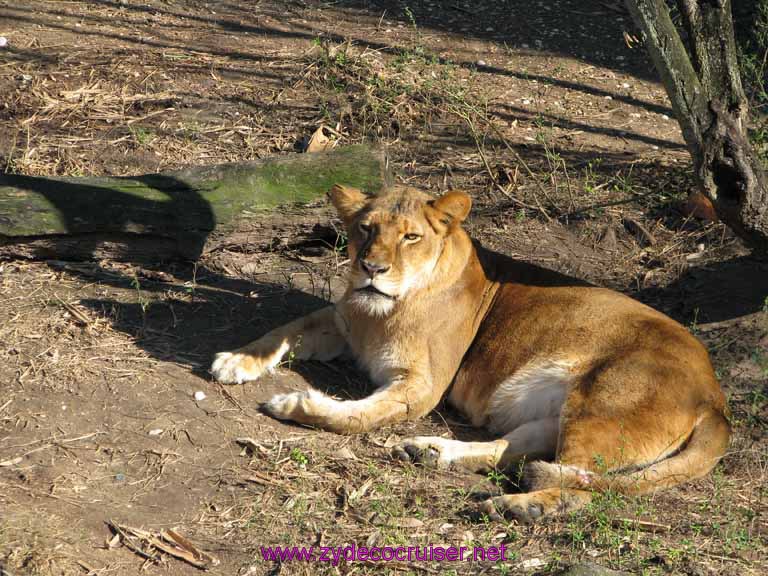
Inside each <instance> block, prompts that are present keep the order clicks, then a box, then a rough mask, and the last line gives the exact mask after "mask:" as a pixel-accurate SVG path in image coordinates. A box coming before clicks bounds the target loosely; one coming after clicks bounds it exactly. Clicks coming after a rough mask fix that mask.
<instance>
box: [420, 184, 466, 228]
mask: <svg viewBox="0 0 768 576" xmlns="http://www.w3.org/2000/svg"><path fill="white" fill-rule="evenodd" d="M429 206H430V207H431V208H433V209H434V210H435V211H436V212H437V219H438V220H439V222H440V224H442V225H443V226H446V227H448V228H451V227H453V226H458V225H459V224H461V223H462V222H463V221H464V219H465V218H466V217H467V216H468V215H469V210H470V209H471V208H472V199H471V198H470V197H469V195H468V194H467V193H466V192H462V191H461V190H451V191H450V192H446V193H445V194H443V195H442V196H440V198H438V199H437V200H433V201H432V202H430V203H429Z"/></svg>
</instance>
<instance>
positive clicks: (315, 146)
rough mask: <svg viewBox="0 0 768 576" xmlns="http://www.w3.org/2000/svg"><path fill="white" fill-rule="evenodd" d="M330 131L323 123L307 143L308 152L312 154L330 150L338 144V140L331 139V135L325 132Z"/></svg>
mask: <svg viewBox="0 0 768 576" xmlns="http://www.w3.org/2000/svg"><path fill="white" fill-rule="evenodd" d="M326 131H328V132H329V133H330V130H328V128H326V127H325V126H323V125H321V126H320V127H319V128H318V129H317V130H315V133H314V134H312V137H311V138H310V139H309V142H308V143H307V150H306V151H307V152H309V153H310V154H313V153H315V152H325V151H326V150H330V149H331V148H333V147H334V146H336V140H334V139H331V138H330V137H329V136H326V135H325V133H326Z"/></svg>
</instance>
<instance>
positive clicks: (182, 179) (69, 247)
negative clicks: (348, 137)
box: [0, 146, 387, 262]
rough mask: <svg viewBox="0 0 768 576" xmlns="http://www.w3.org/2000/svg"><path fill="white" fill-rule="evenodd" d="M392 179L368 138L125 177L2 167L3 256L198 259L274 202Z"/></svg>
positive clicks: (372, 188) (373, 187)
mask: <svg viewBox="0 0 768 576" xmlns="http://www.w3.org/2000/svg"><path fill="white" fill-rule="evenodd" d="M386 178H387V170H386V160H385V157H384V154H383V152H382V151H380V150H373V149H370V148H368V147H366V146H349V147H345V148H340V149H337V150H334V151H331V152H321V153H316V154H294V155H289V156H278V157H275V158H270V159H266V160H259V161H255V162H248V163H242V164H224V165H219V166H206V167H195V168H188V169H186V170H182V171H179V172H168V173H162V174H149V175H145V176H132V177H124V178H48V177H38V176H21V175H15V174H0V258H3V257H22V258H52V259H59V260H67V259H77V260H82V259H91V258H95V259H99V258H110V259H114V260H124V261H125V260H127V261H135V262H156V261H162V260H174V259H184V260H194V259H197V258H198V257H199V256H200V254H201V253H202V252H203V251H205V250H207V249H209V248H210V245H211V242H212V239H213V238H221V236H222V235H226V234H229V233H232V232H234V231H236V230H237V229H242V228H248V227H249V226H250V227H253V226H254V223H255V222H261V223H263V221H269V220H270V219H271V218H272V213H271V212H269V210H270V209H274V208H275V207H277V206H281V205H287V204H302V203H307V202H311V201H313V200H316V199H318V198H321V197H322V196H323V195H324V194H325V193H326V192H327V191H328V190H329V189H330V188H331V186H332V185H333V184H334V183H336V182H341V183H344V184H348V185H351V186H356V187H358V188H362V189H363V190H366V191H369V192H376V191H378V190H379V189H381V188H382V186H383V185H384V184H385V182H386ZM256 226H257V227H258V224H256Z"/></svg>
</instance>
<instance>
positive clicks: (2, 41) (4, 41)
mask: <svg viewBox="0 0 768 576" xmlns="http://www.w3.org/2000/svg"><path fill="white" fill-rule="evenodd" d="M6 46H8V38H6V37H5V36H0V48H5V47H6Z"/></svg>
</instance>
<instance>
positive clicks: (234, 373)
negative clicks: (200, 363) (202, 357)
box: [211, 352, 268, 384]
mask: <svg viewBox="0 0 768 576" xmlns="http://www.w3.org/2000/svg"><path fill="white" fill-rule="evenodd" d="M267 369H268V368H267V367H266V366H265V365H264V363H263V362H262V361H261V360H259V359H258V358H255V357H254V356H251V355H250V354H243V353H241V352H219V353H218V354H216V358H214V360H213V364H212V365H211V374H212V375H213V377H214V378H216V380H218V381H219V382H221V383H223V384H242V383H243V382H248V381H249V380H256V379H257V378H258V377H259V376H261V375H262V374H263V373H264V372H266V371H267Z"/></svg>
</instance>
